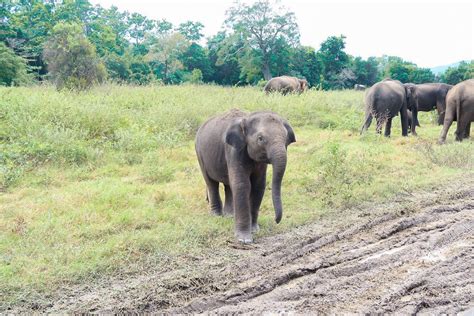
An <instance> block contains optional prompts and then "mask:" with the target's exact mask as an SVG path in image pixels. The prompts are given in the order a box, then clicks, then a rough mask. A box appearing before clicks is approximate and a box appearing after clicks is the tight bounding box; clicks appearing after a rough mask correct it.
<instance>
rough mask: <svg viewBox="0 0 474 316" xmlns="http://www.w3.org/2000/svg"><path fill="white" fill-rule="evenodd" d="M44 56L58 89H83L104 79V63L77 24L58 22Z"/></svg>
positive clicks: (47, 43)
mask: <svg viewBox="0 0 474 316" xmlns="http://www.w3.org/2000/svg"><path fill="white" fill-rule="evenodd" d="M43 56H44V60H45V61H46V63H47V64H48V70H49V75H50V76H51V78H52V79H53V82H54V83H55V84H56V87H58V89H62V88H64V87H66V88H70V89H79V90H84V89H87V88H90V87H91V86H92V85H93V84H95V83H101V82H102V81H104V79H105V76H106V70H105V67H104V65H103V64H102V62H101V61H100V60H99V59H98V58H97V55H96V53H95V47H94V46H93V45H92V44H91V43H90V42H89V40H88V39H87V38H86V37H85V36H84V33H83V31H82V29H81V27H80V25H78V24H67V23H58V24H56V26H55V27H54V28H53V34H52V36H51V37H50V39H49V40H48V41H47V42H46V44H45V48H44V51H43Z"/></svg>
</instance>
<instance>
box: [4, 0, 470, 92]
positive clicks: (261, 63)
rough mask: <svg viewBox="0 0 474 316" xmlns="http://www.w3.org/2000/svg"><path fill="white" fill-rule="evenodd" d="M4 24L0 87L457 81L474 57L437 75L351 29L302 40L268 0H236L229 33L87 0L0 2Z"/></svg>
mask: <svg viewBox="0 0 474 316" xmlns="http://www.w3.org/2000/svg"><path fill="white" fill-rule="evenodd" d="M0 23H1V24H0V85H23V84H29V83H33V82H37V81H44V80H51V81H52V82H54V83H55V84H56V85H57V86H58V87H59V88H61V87H76V88H87V87H89V86H91V85H92V84H94V83H97V82H103V81H105V80H108V81H112V82H118V83H127V84H138V85H144V84H149V83H164V84H179V83H183V82H191V83H201V82H204V83H215V84H219V85H247V84H252V85H253V84H259V83H261V82H263V81H264V80H268V79H269V78H271V77H272V76H278V75H284V74H285V75H293V76H297V77H301V78H306V79H307V81H308V82H309V84H310V86H312V87H317V88H320V89H325V90H328V89H344V88H351V87H353V85H354V84H355V83H358V84H364V85H372V84H373V83H375V82H377V81H379V80H380V79H382V78H385V77H390V78H393V79H398V80H400V81H402V82H413V83H423V82H433V81H442V82H447V83H451V84H455V83H457V82H459V81H462V80H464V79H467V78H471V77H473V76H474V62H473V61H470V62H463V63H461V64H460V65H459V66H458V67H452V68H449V69H448V70H447V71H446V72H445V73H443V74H442V75H441V76H439V77H437V76H435V75H434V74H433V73H432V72H431V70H430V69H427V68H419V67H417V65H416V64H414V63H411V62H409V61H405V60H403V59H402V58H400V57H397V56H381V57H369V58H367V59H366V60H365V59H363V58H361V57H355V56H351V55H349V54H347V53H346V52H345V51H344V49H345V36H343V35H338V36H330V37H329V38H327V39H326V40H325V41H324V42H323V43H321V46H320V47H319V48H318V49H316V48H313V47H309V46H302V45H301V44H300V41H299V30H298V25H297V22H296V16H295V15H294V13H292V12H290V11H288V9H286V8H283V7H279V5H278V4H277V3H273V2H270V1H268V0H258V1H256V2H254V3H253V4H244V3H241V2H236V3H235V4H234V6H233V7H231V8H229V9H228V10H227V12H226V19H225V21H224V22H223V26H224V28H223V30H224V31H221V32H218V33H217V34H215V35H214V36H211V37H209V38H207V39H204V38H203V34H202V33H201V32H202V29H203V27H204V25H203V24H202V23H201V22H198V21H186V22H183V23H181V24H179V25H173V24H172V23H170V22H168V21H166V20H152V19H149V18H147V17H146V16H143V15H141V14H139V13H130V12H126V11H125V12H122V11H120V10H119V9H118V8H117V7H114V6H112V7H111V8H108V9H107V8H103V7H101V6H99V5H96V6H93V5H92V4H91V3H90V2H89V1H88V0H42V1H41V0H2V2H1V4H0ZM315 32H316V31H315Z"/></svg>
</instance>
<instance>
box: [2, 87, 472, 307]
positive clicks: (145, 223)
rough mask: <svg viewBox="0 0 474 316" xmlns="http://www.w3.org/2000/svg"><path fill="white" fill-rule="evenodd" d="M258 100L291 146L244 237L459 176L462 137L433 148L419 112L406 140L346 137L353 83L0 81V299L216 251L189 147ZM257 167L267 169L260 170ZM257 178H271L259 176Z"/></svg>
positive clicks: (359, 115)
mask: <svg viewBox="0 0 474 316" xmlns="http://www.w3.org/2000/svg"><path fill="white" fill-rule="evenodd" d="M231 108H240V109H243V110H247V111H254V110H260V109H271V110H273V111H275V112H278V113H279V114H281V115H282V116H284V117H286V118H287V119H288V120H289V121H290V123H291V124H292V126H293V127H294V129H295V133H296V138H297V142H296V143H295V144H292V145H291V146H290V147H289V153H288V158H289V161H288V167H287V171H286V174H285V178H284V180H283V189H282V191H283V192H282V196H283V204H284V214H283V220H282V223H280V224H279V225H276V224H275V223H274V219H273V218H274V213H273V207H272V204H271V197H270V196H271V195H270V194H269V192H267V194H266V195H265V197H264V201H263V205H262V209H261V217H260V227H261V228H262V229H261V231H260V232H259V233H258V235H257V242H258V238H260V237H262V236H268V235H270V234H275V233H278V232H281V231H285V230H288V229H290V228H291V227H295V226H298V225H302V224H304V223H307V222H309V221H313V220H316V219H317V218H318V217H320V216H337V209H339V208H343V207H351V206H355V205H357V204H360V203H361V202H366V201H381V200H384V199H386V198H389V197H391V196H393V195H394V194H397V193H402V192H411V191H412V190H416V189H420V188H430V187H435V186H437V185H438V184H439V183H442V182H445V181H450V179H452V178H453V177H457V176H459V175H462V174H466V173H470V172H472V169H473V166H474V145H473V142H472V140H470V141H465V142H463V143H461V144H459V143H454V142H453V136H452V135H453V133H454V129H455V128H454V126H453V127H452V128H451V131H450V133H449V138H448V144H447V145H445V146H438V145H436V139H437V137H438V135H439V132H440V127H439V126H436V125H435V115H434V114H433V113H421V114H420V120H421V125H422V127H421V128H419V130H418V134H419V137H416V138H415V137H408V138H403V137H401V136H400V135H401V131H400V122H399V119H398V118H396V119H395V120H394V128H393V129H392V137H391V138H390V139H387V138H384V137H381V136H378V135H376V134H375V131H374V129H375V127H374V125H372V126H371V128H370V130H369V132H368V133H366V134H365V135H363V136H359V128H360V126H361V125H362V121H363V92H354V91H335V92H321V91H309V92H308V93H305V94H303V95H300V96H297V95H294V96H286V97H284V96H280V95H274V96H265V95H264V94H263V93H262V92H261V91H260V90H258V89H256V88H251V87H249V88H223V87H215V86H166V87H161V86H160V87H126V86H124V87H121V86H113V85H110V86H102V87H98V88H95V89H94V90H92V91H89V92H87V93H81V94H78V93H74V92H57V91H55V90H54V89H52V88H49V87H37V88H0V297H4V298H6V299H7V300H9V301H11V302H14V300H17V299H20V297H21V295H25V293H29V292H32V291H49V290H52V289H54V288H55V287H57V286H58V285H60V284H65V283H69V282H87V280H90V279H93V278H96V277H98V276H102V275H108V274H113V273H117V271H132V272H133V271H140V269H143V268H144V267H146V266H149V265H154V266H160V265H164V264H169V263H170V262H172V261H173V260H174V258H178V257H179V256H182V255H192V254H195V253H202V252H205V251H206V249H208V248H213V247H226V246H227V242H228V241H229V240H232V239H233V221H232V219H230V218H218V217H213V216H210V214H209V211H208V206H207V203H206V200H205V185H204V181H203V179H202V177H201V174H200V171H199V167H198V163H197V161H196V157H195V153H194V142H193V139H194V135H195V132H196V130H197V128H198V126H199V125H200V124H201V123H202V122H203V121H204V120H206V119H207V118H208V117H209V116H212V115H214V114H217V113H221V112H223V111H226V110H228V109H231ZM269 170H270V171H271V168H269ZM268 178H269V179H271V177H268Z"/></svg>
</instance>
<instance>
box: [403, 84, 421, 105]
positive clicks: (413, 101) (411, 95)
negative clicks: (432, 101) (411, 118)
mask: <svg viewBox="0 0 474 316" xmlns="http://www.w3.org/2000/svg"><path fill="white" fill-rule="evenodd" d="M404 86H405V93H406V99H407V108H408V110H410V111H413V110H416V109H418V96H417V94H416V85H414V84H412V83H405V84H404Z"/></svg>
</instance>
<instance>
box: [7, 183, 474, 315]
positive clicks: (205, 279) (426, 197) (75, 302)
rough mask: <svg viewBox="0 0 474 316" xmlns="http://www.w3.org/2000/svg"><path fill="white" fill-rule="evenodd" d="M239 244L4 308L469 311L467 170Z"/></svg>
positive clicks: (470, 186) (473, 258)
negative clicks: (432, 188)
mask: <svg viewBox="0 0 474 316" xmlns="http://www.w3.org/2000/svg"><path fill="white" fill-rule="evenodd" d="M239 248H240V247H238V246H237V245H233V244H229V247H228V248H226V249H221V250H219V251H217V252H215V253H212V254H206V255H203V256H202V257H200V258H192V259H189V258H188V259H187V260H186V262H184V263H180V264H177V266H176V267H177V268H176V269H172V268H170V269H168V271H153V272H150V273H149V274H146V275H139V276H131V277H121V278H120V279H115V280H109V281H108V282H100V283H98V284H96V285H88V286H77V287H75V288H70V289H63V290H62V291H61V292H60V293H59V294H58V295H55V296H54V297H50V298H47V299H45V298H42V299H41V300H40V301H39V303H38V305H36V306H34V305H31V303H30V304H26V305H24V306H18V307H15V308H13V309H12V310H10V311H31V310H36V311H43V312H60V311H61V312H67V311H73V312H120V311H121V312H126V311H142V312H143V311H147V312H157V311H166V312H171V313H201V312H210V311H212V312H213V313H231V312H242V313H250V312H252V313H261V312H296V313H308V312H312V313H314V312H322V313H342V312H346V313H347V312H358V313H361V312H362V313H366V312H397V313H403V314H412V313H416V312H421V313H429V314H432V313H436V314H439V313H456V312H459V311H466V310H470V311H471V312H472V311H473V309H472V308H473V307H474V271H473V267H474V180H466V181H465V182H464V183H462V184H457V185H452V186H451V187H448V188H443V189H442V190H439V191H436V192H423V193H419V194H416V195H407V196H405V197H403V198H398V200H395V201H391V202H388V203H384V204H380V205H376V206H374V205H366V206H363V207H359V208H357V209H353V210H346V211H341V212H338V214H332V215H331V216H328V217H327V218H324V219H322V220H321V221H319V222H318V223H315V224H311V225H307V226H304V227H300V228H298V229H295V230H293V231H291V232H288V233H285V234H281V235H278V236H273V237H268V238H263V239H260V240H258V243H257V244H256V245H254V246H252V247H250V248H251V249H239ZM25 303H26V302H25Z"/></svg>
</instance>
